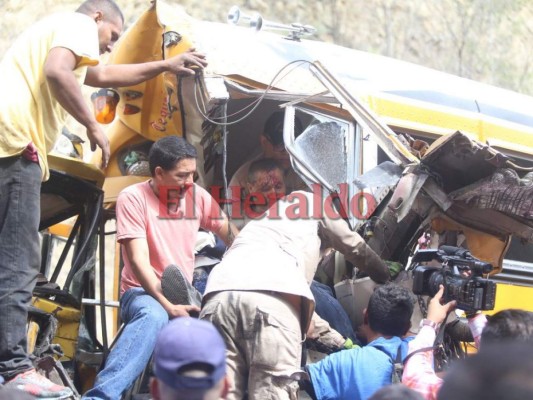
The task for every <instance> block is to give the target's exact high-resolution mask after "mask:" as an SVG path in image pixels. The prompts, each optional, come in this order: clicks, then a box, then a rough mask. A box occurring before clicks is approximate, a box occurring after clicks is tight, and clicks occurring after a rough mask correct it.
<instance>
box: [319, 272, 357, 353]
mask: <svg viewBox="0 0 533 400" xmlns="http://www.w3.org/2000/svg"><path fill="white" fill-rule="evenodd" d="M311 292H312V293H313V296H314V298H315V311H316V313H317V314H318V315H319V317H320V318H322V319H324V320H326V321H327V322H328V323H329V325H330V326H331V327H332V328H333V329H335V330H336V331H337V332H339V333H340V334H341V335H342V336H344V337H345V338H350V339H352V341H354V343H356V342H357V339H356V337H355V333H354V331H353V328H352V322H351V321H350V317H348V314H346V311H345V310H344V308H342V305H341V303H339V301H338V300H337V298H336V297H335V296H333V292H332V290H331V289H330V287H329V286H327V285H324V284H323V283H320V282H317V281H313V282H312V283H311Z"/></svg>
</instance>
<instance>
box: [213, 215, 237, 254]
mask: <svg viewBox="0 0 533 400" xmlns="http://www.w3.org/2000/svg"><path fill="white" fill-rule="evenodd" d="M224 218H225V220H224V224H223V225H222V228H221V229H220V231H218V232H216V233H217V234H218V236H220V238H221V239H222V240H223V241H224V243H225V244H226V246H228V247H229V246H231V244H232V243H233V240H234V239H235V236H237V235H238V234H239V229H238V228H237V227H236V226H235V225H234V224H233V223H232V222H230V221H229V219H228V218H227V217H226V216H225V217H224Z"/></svg>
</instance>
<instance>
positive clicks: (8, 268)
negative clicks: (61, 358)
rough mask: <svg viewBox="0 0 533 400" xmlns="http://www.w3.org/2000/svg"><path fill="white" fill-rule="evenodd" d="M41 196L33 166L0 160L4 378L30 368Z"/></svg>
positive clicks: (0, 366)
mask: <svg viewBox="0 0 533 400" xmlns="http://www.w3.org/2000/svg"><path fill="white" fill-rule="evenodd" d="M40 197H41V168H40V167H39V165H38V164H37V163H34V162H31V161H28V160H26V159H25V158H23V157H20V156H17V157H8V158H0V375H2V376H3V377H4V378H6V379H10V378H12V377H14V376H15V375H17V374H19V373H21V372H24V371H26V370H28V369H30V368H33V365H32V363H31V361H30V359H29V358H28V354H27V351H26V323H27V319H28V305H29V304H30V301H31V295H32V292H33V288H34V286H35V282H36V278H37V273H38V272H39V266H40V264H41V253H40V250H39V220H40V215H41V204H40Z"/></svg>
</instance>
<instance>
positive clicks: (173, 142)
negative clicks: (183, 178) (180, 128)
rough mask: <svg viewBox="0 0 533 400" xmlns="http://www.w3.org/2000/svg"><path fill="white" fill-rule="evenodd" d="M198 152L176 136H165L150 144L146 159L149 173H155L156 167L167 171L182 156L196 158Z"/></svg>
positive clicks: (181, 158)
mask: <svg viewBox="0 0 533 400" xmlns="http://www.w3.org/2000/svg"><path fill="white" fill-rule="evenodd" d="M197 157H198V153H197V152H196V149H195V148H194V146H193V145H192V144H190V143H189V142H187V141H186V140H185V139H183V138H181V137H178V136H167V137H164V138H162V139H159V140H158V141H157V142H155V143H154V144H153V145H152V148H151V149H150V153H149V154H148V160H149V164H150V173H151V174H152V176H154V174H155V169H156V167H161V168H163V170H165V171H169V170H171V169H172V168H174V167H175V166H176V164H177V163H178V162H179V161H181V160H183V159H184V158H197Z"/></svg>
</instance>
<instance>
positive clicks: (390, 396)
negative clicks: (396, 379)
mask: <svg viewBox="0 0 533 400" xmlns="http://www.w3.org/2000/svg"><path fill="white" fill-rule="evenodd" d="M368 400H424V397H423V396H422V395H421V394H420V393H418V392H416V391H414V390H413V389H410V388H408V387H407V386H405V385H402V384H401V383H395V384H393V385H387V386H383V387H382V388H381V389H379V390H378V391H377V392H376V393H374V394H373V395H372V396H371V397H370V398H369V399H368Z"/></svg>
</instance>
